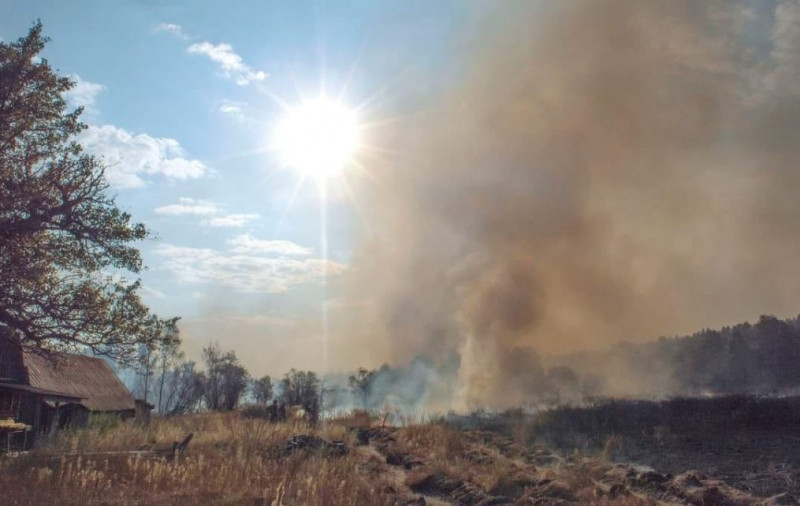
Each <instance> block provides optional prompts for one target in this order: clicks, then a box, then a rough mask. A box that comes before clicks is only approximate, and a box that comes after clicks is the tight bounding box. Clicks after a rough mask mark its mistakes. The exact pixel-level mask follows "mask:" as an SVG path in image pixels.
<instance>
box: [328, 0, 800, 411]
mask: <svg viewBox="0 0 800 506" xmlns="http://www.w3.org/2000/svg"><path fill="white" fill-rule="evenodd" d="M486 7H487V8H488V7H491V10H487V11H483V12H480V13H478V14H477V15H476V16H475V19H474V20H472V21H471V22H470V23H468V26H467V27H466V28H465V29H464V30H463V31H462V32H460V33H459V34H458V35H457V36H456V40H453V41H449V43H450V45H451V46H452V47H457V48H459V51H458V55H457V56H456V57H455V58H456V61H453V62H451V64H449V65H448V69H447V72H448V75H447V76H446V77H443V78H442V79H446V80H447V85H445V86H444V87H443V89H442V90H441V93H435V96H429V97H427V100H428V101H429V103H428V106H429V107H428V108H427V109H425V112H424V113H422V114H418V115H415V116H413V117H411V118H410V119H409V118H406V119H402V120H400V121H397V122H394V123H391V126H389V127H382V128H380V129H378V130H376V131H374V132H371V134H370V135H371V139H370V141H371V142H373V143H375V144H376V145H379V146H382V147H386V148H387V149H390V150H391V152H392V153H395V154H394V155H393V156H389V157H386V158H384V159H382V160H381V161H376V162H375V163H374V164H373V168H372V172H373V174H374V176H375V182H374V183H367V184H365V185H364V187H363V188H361V189H360V192H361V194H362V195H366V197H365V198H362V210H363V213H362V216H363V217H364V218H363V219H364V220H365V222H366V223H365V226H364V230H365V232H364V233H363V234H362V237H361V238H360V244H359V246H358V248H357V250H356V252H355V253H354V256H353V259H352V263H351V265H352V269H351V270H350V272H349V273H348V274H347V275H346V276H347V277H346V278H345V279H344V281H343V283H344V286H345V288H344V290H345V292H346V296H345V298H349V300H351V301H353V304H356V303H357V304H358V305H357V307H358V308H359V309H358V312H359V315H358V318H352V317H348V318H345V317H344V316H341V315H340V314H339V313H337V312H335V311H334V312H333V313H332V326H333V327H334V328H336V327H337V325H338V326H339V328H338V329H336V331H337V333H338V332H340V333H341V334H342V335H345V334H350V335H352V336H353V339H354V340H358V341H357V342H359V343H371V344H370V345H369V346H371V347H373V349H375V350H378V351H377V352H376V356H375V360H376V362H378V361H384V360H385V361H389V362H390V363H403V362H406V363H407V362H408V361H410V360H411V359H412V358H413V357H415V356H418V355H422V356H425V357H427V358H428V359H429V360H431V361H433V362H434V363H435V362H436V361H437V360H447V359H448V357H449V356H451V354H452V353H454V352H455V353H457V354H458V355H459V356H460V363H459V366H458V372H457V373H455V374H456V375H457V379H458V387H457V389H456V390H457V391H456V392H453V399H452V400H451V406H449V407H462V408H473V407H479V406H485V407H491V408H500V407H504V406H509V405H514V404H519V403H523V402H525V401H526V399H528V398H530V396H531V395H532V393H535V392H536V391H537V388H538V387H539V385H541V384H542V381H543V377H544V372H543V369H542V366H541V363H540V357H539V354H551V353H563V352H569V351H574V350H580V349H597V348H602V347H605V346H607V345H609V344H610V343H613V342H616V341H620V340H623V339H628V340H631V339H651V338H655V337H657V336H659V335H665V334H675V333H688V332H690V331H692V330H696V329H699V328H702V327H708V326H720V325H722V324H725V323H729V322H735V321H740V320H743V319H752V318H753V317H754V316H756V315H758V314H760V313H767V312H768V313H775V314H796V313H797V308H798V302H800V300H799V299H800V295H798V294H800V266H799V265H798V263H797V258H800V233H798V223H800V199H798V198H796V189H797V188H798V187H800V186H798V183H800V171H798V170H797V168H798V167H797V163H798V162H797V161H798V160H800V157H799V156H798V155H800V100H798V92H799V91H800V88H797V86H796V83H797V82H800V80H798V78H800V56H798V55H800V23H798V22H797V21H798V20H800V3H798V2H796V1H791V2H789V1H786V2H781V3H778V4H776V5H774V9H773V8H772V7H773V6H772V5H767V4H764V3H760V4H756V3H751V2H728V1H712V2H702V3H701V2H694V1H691V0H677V1H670V2H656V1H653V2H649V1H648V2H628V1H614V0H610V1H603V2H594V1H571V2H537V3H534V2H529V1H520V2H502V3H491V4H487V5H486ZM354 319H357V320H359V324H358V328H354V327H353V326H352V325H350V324H351V323H352V322H353V320H354ZM365 322H368V323H369V324H367V323H365ZM367 335H368V338H367V337H364V336H367ZM343 342H344V343H347V342H348V341H346V340H345V341H343ZM350 342H352V341H350ZM331 353H332V354H334V355H335V354H336V353H345V351H342V350H340V351H337V350H335V349H334V350H332V352H331Z"/></svg>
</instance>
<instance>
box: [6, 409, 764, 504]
mask: <svg viewBox="0 0 800 506" xmlns="http://www.w3.org/2000/svg"><path fill="white" fill-rule="evenodd" d="M515 423H518V426H517V427H516V428H515V429H514V430H512V431H511V433H509V434H502V433H499V432H495V431H488V430H477V429H473V430H457V429H454V428H452V427H451V426H449V425H447V424H444V423H441V422H438V423H437V422H427V423H409V424H407V425H406V426H403V427H382V426H381V425H382V423H381V420H375V419H371V418H370V417H369V416H367V415H366V414H364V413H356V414H351V415H347V416H341V417H339V418H336V419H333V420H329V421H327V422H325V423H324V424H322V425H321V426H320V427H317V428H312V427H310V426H308V425H305V424H294V425H292V424H288V423H281V424H272V423H269V422H267V421H265V420H263V419H259V418H249V417H246V416H244V415H243V414H242V413H241V412H233V413H225V414H221V413H208V414H194V415H187V416H180V417H172V418H154V420H153V421H152V422H151V424H150V425H149V426H148V427H143V426H141V425H138V424H136V423H114V422H113V421H111V420H95V423H94V424H93V426H92V427H90V428H88V429H82V430H74V431H64V432H62V433H61V434H59V435H58V437H56V438H53V439H51V440H47V441H43V442H42V443H41V444H40V445H39V446H38V447H37V448H36V450H34V451H31V452H27V453H25V454H17V455H12V456H7V457H6V458H2V459H0V499H1V500H0V502H2V503H3V504H242V505H245V504H246V505H292V504H298V505H306V504H314V505H338V504H343V505H383V504H386V505H400V504H481V505H489V504H568V503H577V504H622V505H633V504H658V503H664V502H672V503H678V504H680V503H684V504H753V503H754V502H756V498H755V497H752V496H749V495H747V494H745V493H743V492H740V491H736V490H734V489H731V488H730V487H727V486H726V485H725V484H723V483H721V482H718V481H716V480H714V479H713V478H711V477H708V476H705V475H702V474H698V473H696V474H692V473H684V474H681V475H678V476H672V475H662V474H659V473H657V472H655V471H653V470H651V469H642V468H637V467H635V466H631V465H625V464H615V463H613V462H611V460H610V459H609V458H608V457H610V456H611V455H606V456H605V457H604V456H603V455H586V454H580V453H578V452H571V453H570V452H561V453H559V452H554V451H551V450H549V449H548V448H546V447H544V446H541V445H536V444H533V439H532V436H533V435H534V434H535V430H533V429H534V427H533V426H530V425H527V424H526V422H524V421H520V420H517V422H515ZM189 433H192V434H193V435H194V436H193V439H192V440H191V442H190V444H189V445H188V447H187V449H186V451H185V452H184V453H183V454H180V455H176V456H175V457H174V458H171V457H170V455H171V451H170V449H171V448H172V445H173V442H177V441H181V440H183V439H184V438H185V436H186V435H187V434H189ZM293 436H295V438H294V439H291V438H292V437H293ZM299 436H308V437H299ZM290 441H293V443H292V444H288V443H289V442H290ZM334 442H336V444H335V445H333V444H328V443H334ZM339 443H341V444H339ZM609 444H610V445H611V446H612V448H610V449H608V450H609V452H610V453H613V451H614V448H613V444H614V440H613V439H610V440H609ZM304 445H305V446H304ZM334 450H336V451H334ZM720 498H723V499H725V500H724V501H722V500H721V499H720ZM709 501H711V502H709ZM713 501H717V502H713ZM720 501H721V502H720ZM726 501H727V502H726Z"/></svg>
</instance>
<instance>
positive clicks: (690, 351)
mask: <svg viewBox="0 0 800 506" xmlns="http://www.w3.org/2000/svg"><path fill="white" fill-rule="evenodd" d="M551 362H552V363H554V364H558V365H560V366H562V367H569V368H570V369H572V370H573V371H576V372H577V374H578V375H579V376H580V377H581V381H582V382H583V383H585V384H590V385H592V386H593V388H592V390H593V391H594V393H597V394H624V393H634V394H652V395H709V394H713V395H719V394H756V395H767V394H780V393H786V392H789V391H792V390H795V389H797V388H800V367H798V364H800V317H798V318H791V319H787V320H781V319H778V318H776V317H775V316H771V315H763V316H761V317H760V318H759V320H758V322H757V323H755V324H750V323H747V322H745V323H740V324H738V325H734V326H731V327H723V328H722V329H719V330H713V329H705V330H701V331H699V332H696V333H694V334H692V335H689V336H681V337H672V338H667V337H663V338H661V339H659V340H658V341H655V342H651V343H644V344H631V343H624V344H619V345H616V346H614V347H612V348H611V349H609V350H608V351H605V352H597V353H579V354H573V355H568V356H564V357H559V358H557V359H555V360H552V361H551Z"/></svg>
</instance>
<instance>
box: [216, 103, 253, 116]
mask: <svg viewBox="0 0 800 506" xmlns="http://www.w3.org/2000/svg"><path fill="white" fill-rule="evenodd" d="M245 107H247V102H237V101H235V100H227V99H226V100H223V101H222V103H221V104H220V106H219V107H217V111H219V112H220V113H222V114H226V115H229V116H234V117H236V118H238V119H242V118H243V117H244V109H245Z"/></svg>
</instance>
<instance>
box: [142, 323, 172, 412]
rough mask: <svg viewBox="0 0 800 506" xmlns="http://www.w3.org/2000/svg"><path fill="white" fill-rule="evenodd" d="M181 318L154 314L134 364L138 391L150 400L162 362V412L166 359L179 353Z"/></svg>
mask: <svg viewBox="0 0 800 506" xmlns="http://www.w3.org/2000/svg"><path fill="white" fill-rule="evenodd" d="M178 320H179V318H171V319H169V320H162V319H160V318H158V317H157V316H155V315H153V316H151V317H150V319H149V320H148V322H147V325H145V327H144V329H145V330H144V332H145V333H146V334H145V335H146V338H145V339H144V340H143V341H144V342H143V344H141V345H140V346H139V350H138V355H137V357H136V361H135V362H134V365H133V370H134V372H135V373H136V378H137V386H136V391H137V392H136V393H137V395H139V397H141V398H142V399H143V400H144V401H145V402H147V400H148V396H149V395H150V391H151V390H152V388H153V382H154V381H155V379H156V369H157V367H158V365H159V363H161V377H160V380H159V383H160V387H159V390H158V410H159V412H161V398H162V395H163V392H164V381H165V378H164V376H165V374H166V370H165V369H166V366H167V364H166V361H167V360H169V357H171V356H173V355H175V354H179V353H180V350H179V347H180V344H181V341H180V337H179V336H178V327H177V323H178Z"/></svg>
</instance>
